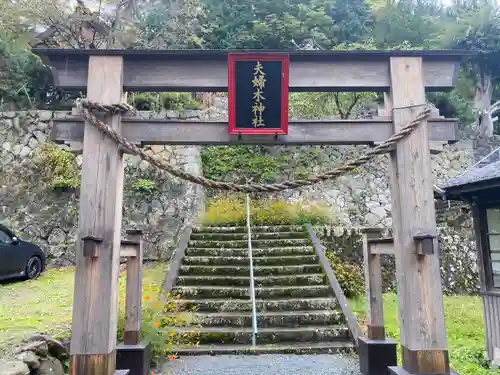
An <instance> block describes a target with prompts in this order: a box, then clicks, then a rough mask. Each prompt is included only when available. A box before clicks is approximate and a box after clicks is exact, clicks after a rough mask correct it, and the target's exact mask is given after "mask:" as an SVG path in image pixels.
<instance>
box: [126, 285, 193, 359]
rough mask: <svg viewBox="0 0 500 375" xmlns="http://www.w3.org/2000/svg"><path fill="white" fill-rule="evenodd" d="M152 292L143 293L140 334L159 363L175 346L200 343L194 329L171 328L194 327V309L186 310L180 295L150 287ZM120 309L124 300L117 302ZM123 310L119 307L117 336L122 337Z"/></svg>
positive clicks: (172, 351)
mask: <svg viewBox="0 0 500 375" xmlns="http://www.w3.org/2000/svg"><path fill="white" fill-rule="evenodd" d="M150 293H151V294H146V295H143V298H142V312H141V315H142V317H141V337H142V339H143V340H145V341H147V342H149V343H150V344H151V348H152V359H153V361H154V362H155V363H157V364H159V363H161V361H162V360H164V359H165V358H166V357H167V356H169V355H171V354H175V353H174V347H176V346H196V345H197V344H198V343H199V335H198V334H197V333H195V332H194V331H193V332H188V333H185V334H182V335H179V334H176V333H175V332H174V330H173V328H174V329H175V328H179V327H183V328H185V327H194V326H195V325H196V322H195V319H194V317H193V312H195V311H196V310H195V309H191V310H189V311H186V310H185V309H184V302H183V301H182V299H181V296H180V295H176V296H172V295H171V294H170V293H169V294H168V295H167V296H166V297H165V298H163V297H161V295H160V290H159V289H151V290H150ZM120 307H121V310H123V308H124V306H123V304H122V305H121V306H120ZM124 316H125V314H124V311H120V319H119V321H118V339H119V340H121V339H123V332H124V324H125V319H124Z"/></svg>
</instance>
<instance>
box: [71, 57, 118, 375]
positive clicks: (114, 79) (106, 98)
mask: <svg viewBox="0 0 500 375" xmlns="http://www.w3.org/2000/svg"><path fill="white" fill-rule="evenodd" d="M122 77H123V58H122V57H121V56H90V57H89V68H88V88H87V97H88V99H89V100H91V101H94V102H98V103H102V104H114V103H117V102H120V100H121V99H122V86H123V85H122ZM103 120H104V121H105V122H106V123H108V124H109V125H110V126H111V127H112V128H113V129H115V130H116V131H118V132H120V131H121V116H120V114H114V115H107V116H103ZM83 144H84V147H83V164H82V180H81V194H80V217H79V226H80V230H79V238H80V239H83V238H84V237H86V236H92V237H94V238H98V239H99V240H100V241H94V244H93V245H92V247H93V249H90V248H89V250H88V251H87V253H85V254H84V251H83V249H82V243H81V242H83V241H79V242H78V244H77V251H76V271H75V293H74V302H73V323H72V332H71V364H70V375H112V374H114V372H115V361H116V353H115V349H116V330H117V318H118V277H119V263H120V261H119V256H120V231H121V221H122V192H123V173H124V171H123V153H122V152H120V151H119V150H118V148H117V147H116V145H115V143H114V142H113V141H112V140H111V139H109V138H108V137H106V136H105V135H103V134H101V133H100V132H99V131H98V130H97V129H96V128H95V127H94V126H93V125H92V124H89V123H86V124H85V137H84V141H83ZM85 255H89V256H85Z"/></svg>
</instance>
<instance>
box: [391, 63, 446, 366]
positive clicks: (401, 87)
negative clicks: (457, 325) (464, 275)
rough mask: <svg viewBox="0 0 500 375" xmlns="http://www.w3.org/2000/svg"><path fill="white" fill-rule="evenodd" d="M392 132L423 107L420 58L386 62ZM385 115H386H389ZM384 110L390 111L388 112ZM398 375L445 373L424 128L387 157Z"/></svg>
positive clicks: (444, 348) (432, 209) (442, 326)
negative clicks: (399, 361)
mask: <svg viewBox="0 0 500 375" xmlns="http://www.w3.org/2000/svg"><path fill="white" fill-rule="evenodd" d="M390 79H391V97H392V103H391V102H390V99H389V96H386V109H387V110H389V111H390V112H392V113H393V123H394V132H397V131H399V130H400V128H401V127H403V126H404V125H405V124H406V123H407V122H408V121H411V119H412V118H415V116H416V114H418V113H419V111H421V110H422V108H423V105H424V104H425V87H424V79H423V64H422V58H421V57H391V58H390ZM389 111H388V112H389ZM390 112H389V113H390ZM389 170H390V187H391V199H392V218H393V220H392V221H393V232H394V233H393V236H394V250H395V258H396V280H397V292H398V299H399V323H400V336H401V351H402V353H401V354H402V358H403V367H402V368H400V367H392V368H390V369H391V372H392V373H394V374H398V375H403V374H449V373H450V366H449V358H448V350H447V346H446V345H447V344H446V328H445V321H444V306H443V294H442V288H441V277H440V271H439V250H438V243H437V229H436V213H435V208H434V196H433V189H432V171H431V160H430V152H429V135H428V129H427V126H426V125H425V124H422V126H419V127H418V128H417V129H416V130H415V131H414V132H413V133H412V134H410V135H409V136H408V137H407V138H406V139H404V140H402V141H401V142H399V143H398V144H397V146H396V150H395V151H393V152H391V154H390V156H389Z"/></svg>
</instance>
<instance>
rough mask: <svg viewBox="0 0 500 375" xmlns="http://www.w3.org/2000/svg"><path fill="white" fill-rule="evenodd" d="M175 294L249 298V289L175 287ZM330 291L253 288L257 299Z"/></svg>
mask: <svg viewBox="0 0 500 375" xmlns="http://www.w3.org/2000/svg"><path fill="white" fill-rule="evenodd" d="M174 293H175V294H180V295H181V296H182V298H183V299H193V298H194V299H196V298H201V299H204V298H214V299H217V298H221V299H224V298H226V299H227V298H237V299H239V298H250V288H236V287H220V286H195V287H188V286H182V287H175V292H174ZM332 293H333V292H332V289H331V287H330V286H329V285H315V286H309V285H308V286H281V287H260V288H255V297H256V298H259V299H276V298H291V297H292V298H293V297H297V298H307V297H330V296H332Z"/></svg>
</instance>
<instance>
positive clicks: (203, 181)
mask: <svg viewBox="0 0 500 375" xmlns="http://www.w3.org/2000/svg"><path fill="white" fill-rule="evenodd" d="M79 105H80V106H81V108H82V114H83V117H84V119H85V120H86V121H88V122H90V123H91V124H92V125H94V126H95V127H96V128H97V129H98V130H99V131H100V132H102V133H103V134H105V135H106V136H108V137H109V138H111V139H113V140H114V141H115V142H116V143H117V144H118V145H119V146H121V148H122V149H124V150H125V151H126V152H128V153H130V154H132V155H138V156H139V157H140V158H141V159H142V160H145V161H147V162H149V163H150V164H151V165H154V166H155V167H157V168H159V169H162V170H164V171H166V172H168V173H170V174H171V175H173V176H176V177H179V178H181V179H183V180H186V181H189V182H193V183H195V184H199V185H202V186H204V187H209V188H213V189H219V190H226V191H237V192H245V193H255V192H263V193H271V192H279V191H283V190H288V189H296V188H300V187H304V186H310V185H314V184H316V183H319V182H322V181H326V180H330V179H333V178H336V177H339V176H341V175H343V174H345V173H348V172H351V171H353V170H355V169H357V168H359V167H361V166H362V165H364V164H366V163H368V162H369V161H370V160H372V159H373V158H375V157H376V156H378V155H383V154H386V153H387V152H389V151H391V150H392V149H393V147H394V146H395V145H396V143H397V142H399V141H401V140H402V139H404V138H406V137H408V136H409V135H410V134H411V133H412V132H413V131H414V130H415V129H416V128H417V127H418V126H419V125H420V123H421V122H422V121H423V120H425V119H427V118H428V117H429V116H430V114H431V108H430V107H429V106H426V105H424V110H423V111H422V112H421V113H419V114H418V115H417V117H416V118H415V119H414V120H412V121H410V122H409V123H408V124H407V125H406V126H404V127H403V128H402V129H401V130H400V131H398V132H397V133H396V134H394V135H393V136H392V137H390V138H389V139H387V140H386V141H384V142H382V143H381V144H379V145H378V146H376V147H374V148H373V149H371V150H370V151H368V152H367V153H366V154H364V155H362V156H360V157H358V158H356V159H354V160H350V161H348V162H347V163H346V164H344V165H343V166H341V167H337V168H334V169H332V170H331V171H328V172H325V173H320V174H318V175H316V176H312V177H308V178H305V179H302V180H293V181H282V182H277V183H272V184H235V183H232V182H222V181H215V180H211V179H208V178H204V177H201V176H195V175H193V174H191V173H187V172H184V171H182V170H180V169H177V168H174V167H173V166H171V165H170V164H168V163H167V162H166V161H165V160H164V159H162V158H160V157H159V156H156V155H153V156H152V155H149V154H147V153H146V152H144V150H142V149H141V148H139V147H137V146H136V145H135V144H133V143H131V142H129V141H128V140H127V139H125V138H124V137H122V136H121V135H120V134H118V133H117V132H116V131H114V130H113V129H112V128H111V127H110V126H109V125H107V124H105V123H104V122H102V121H101V120H99V119H98V118H97V117H96V116H95V115H94V114H93V113H92V111H98V112H105V113H108V114H115V113H119V112H131V113H133V114H135V113H136V110H135V108H133V107H132V106H130V105H129V104H126V103H121V104H112V105H103V104H98V103H93V102H90V101H88V100H81V101H80V102H79Z"/></svg>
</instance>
